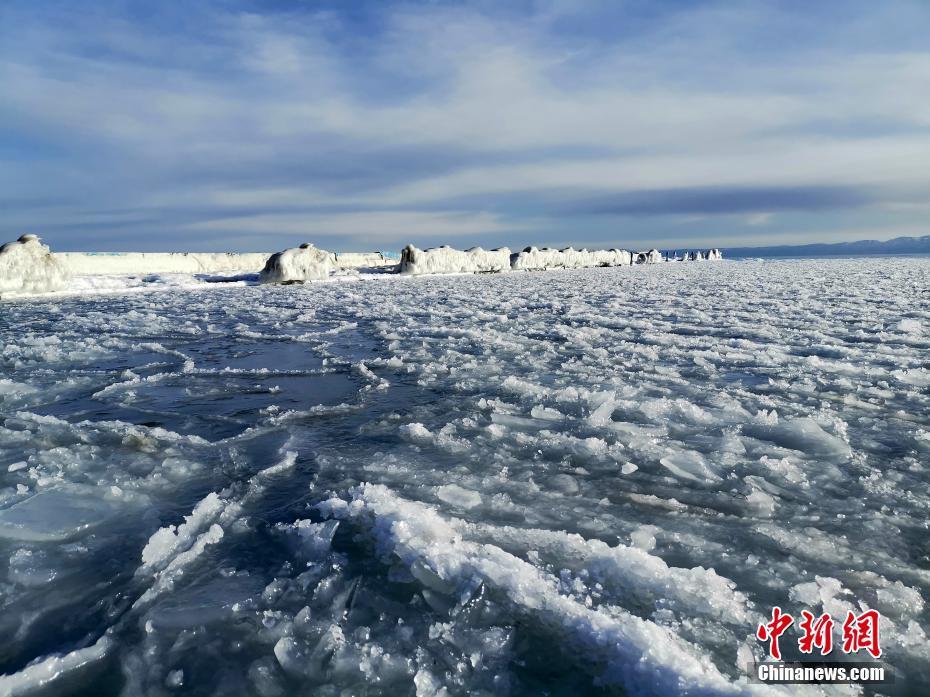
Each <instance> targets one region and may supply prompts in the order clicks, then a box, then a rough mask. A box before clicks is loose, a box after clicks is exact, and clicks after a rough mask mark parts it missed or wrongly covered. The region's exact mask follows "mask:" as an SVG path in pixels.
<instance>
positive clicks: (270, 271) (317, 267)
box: [259, 242, 336, 283]
mask: <svg viewBox="0 0 930 697" xmlns="http://www.w3.org/2000/svg"><path fill="white" fill-rule="evenodd" d="M335 261H336V255H335V254H333V253H332V252H327V251H324V250H322V249H318V248H316V247H314V246H313V245H312V244H310V243H309V242H308V243H306V244H302V245H300V246H299V247H294V248H292V249H285V250H284V251H283V252H278V253H276V254H272V255H271V256H270V257H268V261H267V262H266V263H265V267H264V268H263V269H262V272H261V273H260V274H259V280H260V281H261V282H262V283H294V282H298V281H299V282H303V281H319V280H322V279H324V278H328V277H329V275H330V274H331V273H332V272H333V269H334V267H335Z"/></svg>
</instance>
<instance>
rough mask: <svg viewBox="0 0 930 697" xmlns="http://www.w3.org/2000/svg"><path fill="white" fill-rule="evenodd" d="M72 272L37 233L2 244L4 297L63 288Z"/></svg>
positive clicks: (0, 260)
mask: <svg viewBox="0 0 930 697" xmlns="http://www.w3.org/2000/svg"><path fill="white" fill-rule="evenodd" d="M70 276H71V274H70V272H69V270H68V268H67V267H66V266H65V265H64V264H62V263H61V262H60V261H59V260H58V259H56V258H55V257H54V255H52V253H51V251H50V250H49V248H48V246H47V245H44V244H42V241H41V240H40V239H39V238H38V237H36V236H35V235H22V236H21V237H20V238H19V239H18V240H16V241H15V242H7V243H6V244H4V245H2V246H0V297H9V296H15V295H23V294H30V293H46V292H49V291H55V290H61V289H62V288H64V287H65V285H66V284H67V283H68V280H69V278H70Z"/></svg>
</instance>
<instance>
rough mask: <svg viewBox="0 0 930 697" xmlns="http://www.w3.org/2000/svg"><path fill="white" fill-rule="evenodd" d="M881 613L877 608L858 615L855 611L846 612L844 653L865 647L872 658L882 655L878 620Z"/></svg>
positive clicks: (854, 651)
mask: <svg viewBox="0 0 930 697" xmlns="http://www.w3.org/2000/svg"><path fill="white" fill-rule="evenodd" d="M879 619H880V615H879V614H878V612H876V611H875V610H867V611H866V612H863V613H862V614H861V615H859V616H858V617H856V616H855V615H854V614H853V613H851V612H849V613H847V614H846V621H845V622H843V653H856V652H857V651H861V650H862V649H865V650H866V651H868V652H869V653H870V654H872V658H878V657H879V656H881V655H882V650H881V648H880V647H879V645H878V620H879Z"/></svg>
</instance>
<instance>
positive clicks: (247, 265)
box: [53, 252, 396, 276]
mask: <svg viewBox="0 0 930 697" xmlns="http://www.w3.org/2000/svg"><path fill="white" fill-rule="evenodd" d="M271 255H272V252H246V253H242V254H236V253H231V252H55V253H54V254H53V256H54V257H55V258H57V259H58V260H60V261H61V262H62V263H63V264H64V266H65V267H66V268H67V269H68V270H69V271H70V272H71V273H72V274H74V275H75V276H107V275H122V276H128V275H139V274H150V273H213V274H237V273H258V272H259V271H261V270H262V268H264V266H265V262H266V261H268V257H270V256H271ZM333 256H334V259H333V264H334V265H335V266H337V267H339V268H359V267H368V266H390V265H393V264H395V263H396V261H392V260H390V259H386V258H385V257H384V256H383V255H382V254H381V253H380V252H340V253H337V254H334V255H333Z"/></svg>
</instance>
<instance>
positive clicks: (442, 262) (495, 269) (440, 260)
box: [400, 244, 510, 274]
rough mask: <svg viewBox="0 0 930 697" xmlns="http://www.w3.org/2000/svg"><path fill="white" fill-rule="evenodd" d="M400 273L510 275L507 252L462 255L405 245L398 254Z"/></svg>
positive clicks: (478, 249)
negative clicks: (502, 273)
mask: <svg viewBox="0 0 930 697" xmlns="http://www.w3.org/2000/svg"><path fill="white" fill-rule="evenodd" d="M400 271H401V273H405V274H424V273H499V272H502V271H510V250H509V249H507V248H506V247H504V248H502V249H491V250H486V249H482V248H481V247H472V248H471V249H468V250H466V251H464V252H463V251H461V250H458V249H452V248H451V247H446V246H443V247H434V248H432V249H417V248H416V247H414V246H413V245H412V244H408V245H407V246H406V247H404V250H403V252H401V256H400Z"/></svg>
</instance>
